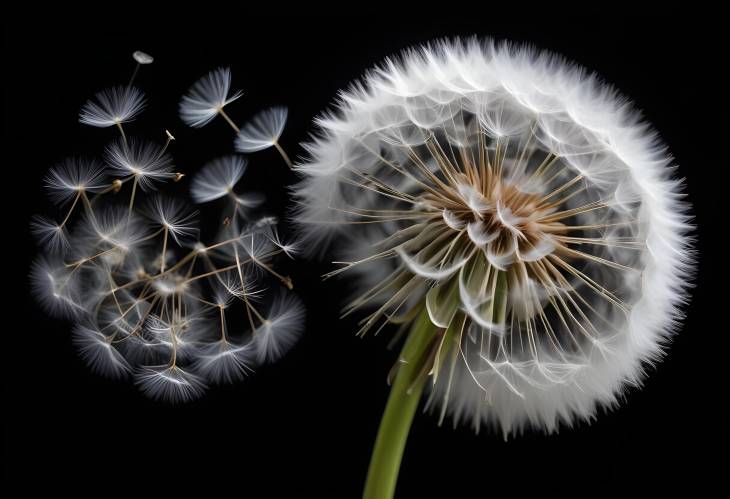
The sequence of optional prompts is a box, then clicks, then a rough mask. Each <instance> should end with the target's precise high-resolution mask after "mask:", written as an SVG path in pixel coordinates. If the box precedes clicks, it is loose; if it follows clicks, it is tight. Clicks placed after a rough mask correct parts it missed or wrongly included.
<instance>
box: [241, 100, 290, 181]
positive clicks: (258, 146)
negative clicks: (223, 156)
mask: <svg viewBox="0 0 730 499" xmlns="http://www.w3.org/2000/svg"><path fill="white" fill-rule="evenodd" d="M288 115H289V110H288V109H287V108H285V107H282V106H277V107H272V108H270V109H265V110H263V111H261V112H260V113H259V114H257V115H256V116H254V117H253V118H252V119H251V121H250V122H248V123H247V124H246V125H245V126H244V127H243V128H241V130H240V131H239V132H238V136H237V137H236V150H237V151H239V152H256V151H261V150H263V149H268V148H269V147H274V148H276V150H277V151H278V152H279V154H281V156H282V158H284V161H286V164H287V165H288V166H289V168H291V167H292V162H291V160H290V159H289V156H287V154H286V152H284V149H283V148H282V147H281V146H280V145H279V137H281V133H282V132H283V131H284V126H285V125H286V118H287V116H288Z"/></svg>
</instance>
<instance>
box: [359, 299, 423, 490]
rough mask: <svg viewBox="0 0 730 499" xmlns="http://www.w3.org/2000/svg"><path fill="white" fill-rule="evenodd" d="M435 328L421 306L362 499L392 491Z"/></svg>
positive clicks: (378, 439) (391, 392)
mask: <svg viewBox="0 0 730 499" xmlns="http://www.w3.org/2000/svg"><path fill="white" fill-rule="evenodd" d="M434 332H435V326H434V325H433V324H432V323H431V320H430V319H429V317H428V312H427V311H426V308H425V307H424V309H423V312H421V315H420V316H419V317H418V319H416V322H415V323H414V324H413V326H412V328H411V332H410V334H409V335H408V339H407V340H406V344H405V346H404V347H403V350H402V352H401V356H400V361H401V362H402V363H401V365H400V366H399V367H398V372H397V374H396V376H395V381H394V382H393V387H392V388H391V390H390V397H389V398H388V403H387V405H386V406H385V412H384V413H383V419H382V420H381V421H380V429H379V430H378V436H377V438H376V440H375V448H374V449H373V455H372V457H371V458H370V468H369V469H368V477H367V481H366V482H365V492H364V494H363V498H364V499H389V498H392V497H393V494H394V492H395V484H396V481H397V479H398V471H399V469H400V463H401V459H402V457H403V450H404V449H405V446H406V439H407V438H408V432H409V431H410V428H411V423H412V422H413V416H414V415H415V413H416V409H417V408H418V402H419V400H420V398H421V393H422V392H423V385H424V384H425V382H426V379H427V378H428V377H427V376H421V377H420V378H419V376H418V375H419V374H420V373H421V370H422V369H423V364H422V362H418V360H419V359H422V357H423V355H424V353H425V352H426V349H427V348H428V346H429V345H431V344H432V340H433V338H434Z"/></svg>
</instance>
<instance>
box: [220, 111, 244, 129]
mask: <svg viewBox="0 0 730 499" xmlns="http://www.w3.org/2000/svg"><path fill="white" fill-rule="evenodd" d="M218 112H219V113H220V115H221V116H223V119H224V120H226V121H227V122H228V124H229V125H231V128H233V129H234V130H235V131H236V133H240V132H241V129H240V128H238V125H236V124H235V123H234V122H233V120H232V119H231V118H230V116H228V115H227V114H226V112H225V111H224V110H223V108H220V109H219V110H218Z"/></svg>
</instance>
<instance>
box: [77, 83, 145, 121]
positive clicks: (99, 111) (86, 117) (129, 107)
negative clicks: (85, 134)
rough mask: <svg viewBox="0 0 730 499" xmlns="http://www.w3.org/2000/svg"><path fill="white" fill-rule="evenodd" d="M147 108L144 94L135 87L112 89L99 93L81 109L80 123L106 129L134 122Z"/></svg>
mask: <svg viewBox="0 0 730 499" xmlns="http://www.w3.org/2000/svg"><path fill="white" fill-rule="evenodd" d="M144 107H145V100H144V94H143V93H142V92H141V91H139V90H138V89H136V88H134V87H122V86H119V87H112V88H108V89H106V90H102V91H101V92H99V93H97V94H96V96H94V98H93V99H91V100H89V101H88V102H87V103H86V104H84V106H83V107H82V108H81V113H80V114H79V121H80V122H81V123H83V124H84V125H91V126H95V127H100V128H105V127H109V126H114V125H120V124H122V123H126V122H127V121H131V120H133V119H134V118H135V117H136V116H137V115H138V114H139V113H140V112H142V110H143V109H144Z"/></svg>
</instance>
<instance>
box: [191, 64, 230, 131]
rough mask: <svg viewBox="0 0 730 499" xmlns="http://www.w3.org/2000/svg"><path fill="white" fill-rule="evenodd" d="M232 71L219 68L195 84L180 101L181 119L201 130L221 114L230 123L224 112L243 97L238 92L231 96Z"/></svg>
mask: <svg viewBox="0 0 730 499" xmlns="http://www.w3.org/2000/svg"><path fill="white" fill-rule="evenodd" d="M230 88H231V70H230V69H229V68H218V69H216V70H214V71H211V72H210V73H208V74H207V75H205V76H204V77H203V78H201V79H200V80H198V81H197V82H195V84H194V85H193V86H192V87H191V88H190V91H189V92H188V93H187V94H186V95H184V96H183V98H182V100H181V101H180V118H181V119H182V120H183V121H184V122H185V124H186V125H188V126H191V127H195V128H200V127H202V126H204V125H207V124H208V123H210V122H211V121H212V120H213V118H215V117H216V116H218V114H220V115H221V116H223V118H225V119H226V121H228V122H229V123H230V122H231V121H230V118H229V117H228V115H227V114H226V113H225V111H223V108H224V107H226V106H227V105H228V104H230V103H231V102H233V101H235V100H236V99H238V98H239V97H241V96H242V95H243V92H241V91H238V92H234V93H233V94H229V92H230Z"/></svg>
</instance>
